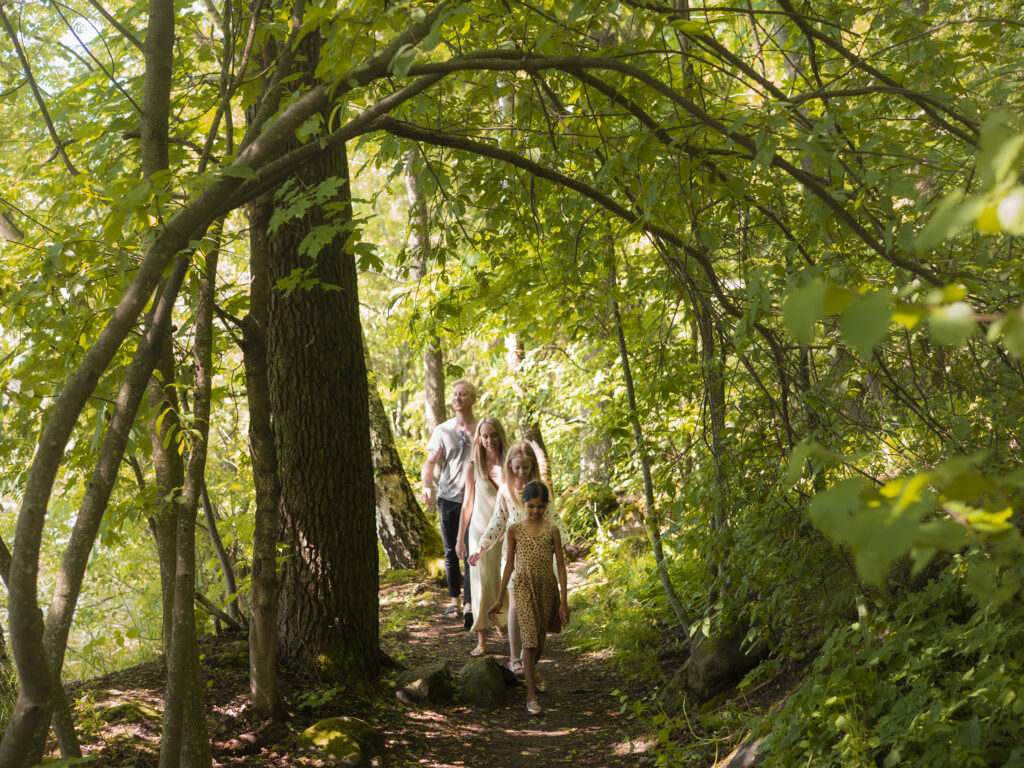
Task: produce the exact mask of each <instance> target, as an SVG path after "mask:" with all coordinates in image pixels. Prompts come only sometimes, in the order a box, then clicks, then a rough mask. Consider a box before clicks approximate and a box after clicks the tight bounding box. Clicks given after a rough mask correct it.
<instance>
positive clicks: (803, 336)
mask: <svg viewBox="0 0 1024 768" xmlns="http://www.w3.org/2000/svg"><path fill="white" fill-rule="evenodd" d="M827 291H828V286H827V285H826V284H825V283H824V282H823V281H821V280H812V281H811V282H809V283H807V284H806V285H804V286H801V287H799V288H794V289H792V290H791V291H790V292H789V295H788V296H787V297H786V300H785V302H784V303H783V305H782V321H783V323H784V324H785V326H786V330H787V331H789V335H790V336H792V337H793V338H794V339H796V340H797V341H798V342H799V343H801V344H810V343H811V342H812V341H813V340H814V326H815V324H816V323H817V322H818V321H819V320H820V319H821V318H822V316H823V315H824V314H825V293H826V292H827Z"/></svg>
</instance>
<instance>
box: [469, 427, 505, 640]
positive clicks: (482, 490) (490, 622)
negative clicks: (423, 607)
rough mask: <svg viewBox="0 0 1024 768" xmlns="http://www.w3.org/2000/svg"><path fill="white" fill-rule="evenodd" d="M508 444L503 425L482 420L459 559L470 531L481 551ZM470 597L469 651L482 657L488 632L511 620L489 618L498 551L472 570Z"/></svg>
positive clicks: (471, 465) (471, 545)
mask: <svg viewBox="0 0 1024 768" xmlns="http://www.w3.org/2000/svg"><path fill="white" fill-rule="evenodd" d="M507 445H508V441H507V439H506V438H505V430H504V429H503V428H502V426H501V422H500V421H498V420H497V419H495V418H492V417H489V416H488V417H486V418H483V419H480V423H479V424H477V427H476V435H475V436H474V437H473V450H472V452H471V453H470V457H471V460H470V461H469V462H468V463H467V464H466V492H465V496H464V497H463V504H462V519H461V521H460V523H459V536H458V539H457V541H458V544H457V545H456V552H457V554H458V556H459V557H460V558H461V557H465V556H466V544H465V540H464V537H465V534H466V530H467V529H468V530H469V551H470V552H475V551H476V550H477V549H478V548H479V544H480V537H481V536H483V534H484V531H485V530H486V529H487V525H488V523H490V521H491V513H492V512H493V511H494V503H495V500H496V498H497V495H498V488H499V486H500V485H501V481H502V467H503V465H504V462H505V447H506V446H507ZM469 578H470V594H471V595H472V599H473V608H472V611H473V625H472V626H471V627H470V628H469V629H470V631H471V632H476V647H475V648H474V649H473V650H472V651H470V655H471V656H483V655H484V654H485V653H487V629H488V628H489V627H492V626H497V627H498V628H499V629H501V630H504V628H505V626H506V624H507V623H508V619H507V617H506V615H505V612H504V611H501V612H500V613H499V614H498V615H497V616H496V617H494V618H491V617H489V616H488V615H487V609H488V608H489V607H490V606H491V605H492V604H493V603H494V601H495V600H496V599H497V597H498V584H500V583H501V554H500V553H499V552H498V551H497V550H491V551H488V552H485V553H484V554H483V556H482V557H481V558H480V559H479V561H478V562H477V563H474V564H471V565H470V568H469Z"/></svg>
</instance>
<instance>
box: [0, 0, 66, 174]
mask: <svg viewBox="0 0 1024 768" xmlns="http://www.w3.org/2000/svg"><path fill="white" fill-rule="evenodd" d="M0 22H2V23H3V25H4V29H5V30H7V36H8V37H9V38H10V39H11V45H13V46H14V50H15V51H17V53H18V60H19V61H21V68H22V71H23V72H24V73H25V78H26V79H27V80H28V84H29V87H30V88H31V89H32V95H33V96H34V97H35V100H36V104H37V105H39V111H40V112H41V113H42V115H43V122H45V123H46V130H47V131H49V133H50V139H51V140H52V141H53V144H54V146H55V147H56V149H57V152H58V154H60V156H61V159H62V160H63V161H64V167H65V168H67V169H68V173H70V174H71V175H72V176H77V175H78V169H77V168H75V166H74V164H73V163H72V162H71V158H70V157H68V153H67V152H65V151H64V143H63V142H62V141H61V140H60V137H59V136H58V135H57V129H56V128H54V126H53V120H51V119H50V112H49V110H48V109H47V108H46V102H44V101H43V95H42V93H40V91H39V86H38V85H36V80H35V78H34V77H33V76H32V67H31V65H30V64H29V63H28V58H27V57H26V56H25V51H24V49H22V47H21V42H20V41H19V40H18V35H17V34H16V33H15V31H14V27H12V26H11V22H10V20H9V19H8V18H7V14H6V13H5V12H4V4H3V3H2V2H0Z"/></svg>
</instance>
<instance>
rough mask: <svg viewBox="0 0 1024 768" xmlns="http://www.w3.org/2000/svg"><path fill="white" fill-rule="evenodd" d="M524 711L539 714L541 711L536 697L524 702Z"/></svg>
mask: <svg viewBox="0 0 1024 768" xmlns="http://www.w3.org/2000/svg"><path fill="white" fill-rule="evenodd" d="M526 711H527V712H529V713H530V714H531V715H539V714H540V712H541V709H540V704H538V703H537V700H536V699H530V700H529V701H528V702H526Z"/></svg>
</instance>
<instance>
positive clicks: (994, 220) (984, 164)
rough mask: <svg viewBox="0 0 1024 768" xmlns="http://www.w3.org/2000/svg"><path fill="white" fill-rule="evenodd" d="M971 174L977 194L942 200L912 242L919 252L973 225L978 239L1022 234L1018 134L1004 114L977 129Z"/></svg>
mask: <svg viewBox="0 0 1024 768" xmlns="http://www.w3.org/2000/svg"><path fill="white" fill-rule="evenodd" d="M975 169H976V171H977V174H978V177H979V178H980V180H981V185H982V191H981V192H979V193H977V194H975V195H972V196H970V197H965V193H964V191H963V190H960V189H957V190H954V191H953V192H951V193H950V194H948V195H947V196H946V198H945V199H944V200H943V201H942V202H941V203H940V204H939V205H938V207H937V208H936V209H935V212H934V213H933V214H932V217H931V219H930V221H929V222H928V225H927V226H926V227H925V228H924V229H923V230H922V231H921V234H920V235H919V236H918V238H917V247H918V248H920V249H922V250H927V249H930V248H935V247H937V246H939V245H940V244H941V243H943V242H944V241H945V240H948V239H950V238H952V237H955V236H956V235H958V234H959V233H960V232H961V231H962V230H964V229H965V228H966V227H968V226H971V225H974V226H975V227H976V228H977V229H978V230H979V231H980V232H982V233H984V234H998V233H1000V232H1002V233H1006V234H1010V235H1022V234H1024V186H1022V185H1021V184H1020V183H1019V177H1020V173H1021V171H1022V170H1024V133H1021V132H1020V131H1019V130H1018V129H1016V128H1014V127H1013V126H1012V125H1011V122H1010V119H1009V117H1008V116H1007V115H1006V114H1005V113H996V114H994V115H992V116H991V117H990V118H989V119H988V120H986V121H985V123H984V124H983V126H982V129H981V139H980V142H979V152H978V156H977V161H976V163H975Z"/></svg>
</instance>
